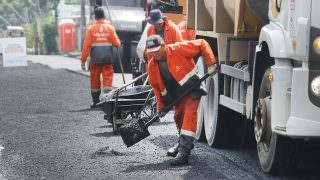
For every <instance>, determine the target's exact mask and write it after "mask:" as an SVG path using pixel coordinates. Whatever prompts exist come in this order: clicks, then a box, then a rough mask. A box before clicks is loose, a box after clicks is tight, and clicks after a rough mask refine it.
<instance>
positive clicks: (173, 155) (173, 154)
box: [167, 143, 179, 157]
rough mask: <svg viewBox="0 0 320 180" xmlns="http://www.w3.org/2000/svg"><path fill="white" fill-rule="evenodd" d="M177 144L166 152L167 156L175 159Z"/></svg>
mask: <svg viewBox="0 0 320 180" xmlns="http://www.w3.org/2000/svg"><path fill="white" fill-rule="evenodd" d="M178 148H179V143H177V144H176V145H174V146H173V147H171V148H169V149H168V151H167V156H171V157H176V156H177V154H178Z"/></svg>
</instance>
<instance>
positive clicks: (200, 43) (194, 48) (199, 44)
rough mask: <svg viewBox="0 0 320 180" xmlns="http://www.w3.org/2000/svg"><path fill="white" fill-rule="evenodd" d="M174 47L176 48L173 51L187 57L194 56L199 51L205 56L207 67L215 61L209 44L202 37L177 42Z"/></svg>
mask: <svg viewBox="0 0 320 180" xmlns="http://www.w3.org/2000/svg"><path fill="white" fill-rule="evenodd" d="M174 49H176V50H175V52H177V53H179V54H180V55H181V56H185V57H187V58H189V59H192V58H194V57H195V56H197V55H198V54H199V53H200V54H201V55H202V56H203V57H204V58H205V61H206V64H207V66H208V67H209V66H210V65H213V64H215V63H216V60H215V57H214V55H213V52H212V50H211V48H210V45H209V43H208V42H207V41H205V40H204V39H197V40H192V41H185V42H181V43H177V44H175V45H174Z"/></svg>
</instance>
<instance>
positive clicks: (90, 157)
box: [0, 57, 320, 180]
mask: <svg viewBox="0 0 320 180" xmlns="http://www.w3.org/2000/svg"><path fill="white" fill-rule="evenodd" d="M34 58H35V57H33V59H34ZM36 58H39V59H40V60H38V61H41V62H45V60H48V59H49V58H50V57H36ZM61 58H62V59H63V57H61ZM56 59H57V58H56ZM62 59H61V63H62V62H63V61H62ZM32 62H35V60H32V61H29V66H28V67H27V68H9V69H7V68H6V69H4V68H2V64H1V63H0V98H1V100H0V156H1V157H0V179H1V180H2V179H8V180H9V179H14V180H15V179H17V180H20V179H23V180H24V179H59V180H60V179H77V180H78V179H197V180H198V179H319V178H320V173H319V170H320V169H319V168H318V167H317V168H308V169H300V172H299V173H292V174H290V175H286V176H270V175H266V174H264V173H263V172H262V171H261V170H260V168H259V163H258V158H257V154H256V151H255V149H254V148H252V149H250V148H249V149H231V150H230V149H213V148H210V147H208V146H207V145H206V144H205V143H196V146H195V149H194V151H193V152H192V156H191V160H190V165H189V166H185V167H176V168H173V167H171V166H170V165H169V162H170V160H171V158H169V157H166V155H165V154H166V150H167V149H168V148H169V147H170V146H172V145H174V144H175V143H176V139H177V136H176V134H177V133H176V130H175V125H174V123H173V120H172V113H169V115H167V116H166V117H165V118H164V119H161V121H160V122H159V123H157V124H155V125H153V126H151V127H149V131H150V133H151V136H150V137H148V138H147V139H145V140H144V141H142V142H140V143H138V144H136V145H134V146H133V147H131V148H126V147H125V146H124V144H123V143H122V140H121V137H120V136H114V135H113V132H112V126H111V124H109V123H107V121H105V120H103V113H102V112H100V111H91V110H89V109H88V107H89V104H90V100H91V99H90V95H89V93H90V91H89V78H88V76H86V75H83V74H81V73H80V72H76V71H77V70H75V71H70V70H67V68H63V67H60V68H54V67H52V66H50V65H48V64H45V63H41V62H37V63H36V64H35V63H32ZM38 63H40V64H38ZM43 64H44V65H43ZM70 66H75V65H70ZM78 66H79V67H80V65H79V64H78ZM74 72H76V73H74ZM117 76H118V75H117ZM120 79H121V78H120ZM117 83H121V81H120V80H117V81H116V82H115V85H117ZM118 86H120V84H118ZM317 162H319V161H317Z"/></svg>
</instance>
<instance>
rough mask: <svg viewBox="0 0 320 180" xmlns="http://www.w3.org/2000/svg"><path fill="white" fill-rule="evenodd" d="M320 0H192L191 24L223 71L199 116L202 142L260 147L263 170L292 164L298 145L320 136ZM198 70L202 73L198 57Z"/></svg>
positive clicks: (213, 82)
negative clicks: (251, 143)
mask: <svg viewBox="0 0 320 180" xmlns="http://www.w3.org/2000/svg"><path fill="white" fill-rule="evenodd" d="M319 7H320V1H319V0H259V1H257V0H188V1H187V8H188V10H187V26H188V28H193V29H196V30H197V38H204V39H206V40H207V41H208V42H209V43H210V45H211V47H212V49H213V51H214V53H215V55H216V58H217V61H218V63H219V73H217V74H216V75H215V76H213V77H212V78H210V79H208V80H207V81H206V84H205V86H206V87H207V90H208V92H209V94H208V96H206V97H203V98H202V100H201V103H200V106H199V112H198V130H197V139H201V138H203V137H205V139H206V140H207V142H208V144H209V145H210V146H213V147H232V146H238V145H241V144H243V143H244V142H246V141H248V140H249V139H250V138H251V139H255V140H256V142H257V151H258V156H259V161H260V165H261V168H262V170H263V171H264V172H267V173H271V174H273V173H278V172H283V171H287V170H289V169H291V168H292V167H294V166H295V165H296V164H297V162H298V159H297V158H296V154H297V153H298V152H299V148H300V143H301V142H306V141H313V140H315V139H319V137H320V118H319V117H320V17H319V14H318V12H317V11H318V10H319ZM197 65H198V66H197V67H198V71H199V72H202V73H205V69H206V68H205V67H204V66H205V65H204V63H203V60H202V59H201V58H200V59H199V60H198V62H197Z"/></svg>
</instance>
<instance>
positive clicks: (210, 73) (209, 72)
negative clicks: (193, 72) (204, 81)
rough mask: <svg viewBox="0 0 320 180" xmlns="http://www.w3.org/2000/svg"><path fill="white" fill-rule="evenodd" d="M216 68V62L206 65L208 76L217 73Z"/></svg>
mask: <svg viewBox="0 0 320 180" xmlns="http://www.w3.org/2000/svg"><path fill="white" fill-rule="evenodd" d="M217 71H218V69H217V65H216V64H212V65H211V66H209V67H208V74H209V75H210V76H213V75H215V74H216V73H217Z"/></svg>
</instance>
